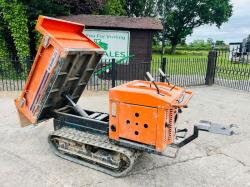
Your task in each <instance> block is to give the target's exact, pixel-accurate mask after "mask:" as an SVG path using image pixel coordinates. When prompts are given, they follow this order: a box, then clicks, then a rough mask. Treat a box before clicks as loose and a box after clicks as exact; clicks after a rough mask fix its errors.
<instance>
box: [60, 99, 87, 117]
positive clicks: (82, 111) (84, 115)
mask: <svg viewBox="0 0 250 187" xmlns="http://www.w3.org/2000/svg"><path fill="white" fill-rule="evenodd" d="M63 96H64V98H65V99H67V101H68V102H69V103H70V104H71V105H72V107H73V109H74V110H75V112H77V113H78V114H80V115H81V116H82V117H89V115H88V114H87V113H86V112H85V111H84V110H83V109H82V108H81V107H80V106H79V105H77V104H76V103H75V102H74V101H73V100H72V99H70V97H69V96H68V95H63Z"/></svg>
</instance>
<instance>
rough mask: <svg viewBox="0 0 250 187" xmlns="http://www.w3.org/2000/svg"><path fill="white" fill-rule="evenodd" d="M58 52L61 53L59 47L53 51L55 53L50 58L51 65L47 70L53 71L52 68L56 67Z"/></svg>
mask: <svg viewBox="0 0 250 187" xmlns="http://www.w3.org/2000/svg"><path fill="white" fill-rule="evenodd" d="M58 53H59V49H58V48H56V49H54V52H53V54H52V56H51V58H50V61H49V65H48V67H47V71H48V72H49V73H50V72H51V70H52V69H53V68H54V66H55V64H56V58H57V55H58Z"/></svg>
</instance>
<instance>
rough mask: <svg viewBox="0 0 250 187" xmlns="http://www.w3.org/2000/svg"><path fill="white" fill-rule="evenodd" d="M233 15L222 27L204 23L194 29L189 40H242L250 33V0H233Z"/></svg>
mask: <svg viewBox="0 0 250 187" xmlns="http://www.w3.org/2000/svg"><path fill="white" fill-rule="evenodd" d="M231 2H232V3H233V16H232V17H231V18H230V19H229V21H228V22H227V23H224V24H223V25H222V26H221V28H220V29H218V28H217V27H216V26H210V25H204V26H201V27H199V28H196V29H194V32H193V34H192V35H191V36H188V37H187V42H191V41H192V40H196V39H203V40H207V38H213V39H214V40H225V41H226V42H227V43H229V42H240V41H242V39H243V38H245V37H247V35H248V34H250V8H249V7H250V0H232V1H231Z"/></svg>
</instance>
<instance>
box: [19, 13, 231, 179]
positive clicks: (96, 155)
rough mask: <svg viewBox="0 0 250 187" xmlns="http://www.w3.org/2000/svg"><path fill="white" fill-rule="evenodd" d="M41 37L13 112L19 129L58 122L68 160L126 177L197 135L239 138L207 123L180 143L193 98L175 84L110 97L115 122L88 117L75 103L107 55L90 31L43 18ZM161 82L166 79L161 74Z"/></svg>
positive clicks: (117, 90) (60, 150)
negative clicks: (142, 158)
mask: <svg viewBox="0 0 250 187" xmlns="http://www.w3.org/2000/svg"><path fill="white" fill-rule="evenodd" d="M36 29H37V30H38V31H39V32H40V33H41V34H42V35H43V38H42V41H41V44H40V47H39V49H38V52H37V55H36V58H35V61H34V63H33V66H32V69H31V71H30V74H29V77H28V80H27V83H26V85H25V88H24V90H23V92H22V94H21V96H20V97H19V98H17V99H16V100H15V105H16V108H17V110H18V114H19V117H20V122H21V126H23V127H24V126H26V125H29V124H37V123H39V122H41V121H44V120H48V119H50V118H54V131H53V132H52V133H51V134H50V135H49V137H48V140H49V143H50V145H51V148H52V149H53V150H54V152H55V153H56V154H57V155H58V156H60V157H62V158H65V159H67V160H70V161H73V162H76V163H78V164H82V165H84V166H87V167H90V168H93V169H96V170H99V171H102V172H104V173H107V174H110V175H112V176H116V177H119V176H124V175H126V174H127V173H128V172H129V171H130V170H131V169H132V167H133V165H134V162H135V161H136V159H137V157H138V155H139V154H140V153H142V152H148V153H154V154H158V155H163V156H168V154H167V152H168V150H169V148H170V147H175V148H177V149H178V148H180V147H182V146H184V145H186V144H187V143H189V142H191V141H192V140H194V139H195V138H197V137H198V131H199V130H204V131H210V132H216V133H221V134H228V135H231V134H232V133H233V131H231V130H230V129H225V128H224V127H220V126H219V125H218V124H215V125H213V127H212V126H211V125H212V124H211V123H209V122H205V121H203V122H202V123H201V124H200V125H195V126H194V131H193V134H192V135H190V136H188V137H182V138H183V139H181V141H179V142H178V141H177V138H176V137H177V134H178V133H181V132H184V133H186V132H187V129H182V130H177V129H176V125H175V123H176V120H177V115H178V113H180V112H181V109H182V108H186V107H187V105H188V102H189V100H190V99H191V97H192V92H191V91H186V90H185V89H184V88H181V87H178V86H175V85H173V84H170V83H169V82H155V81H154V79H153V78H152V76H151V75H150V73H147V76H148V79H149V81H142V80H135V81H131V82H128V83H126V84H123V85H120V86H117V87H114V88H112V89H110V90H109V114H108V113H103V112H97V111H89V110H85V109H83V108H81V107H80V106H78V105H77V104H76V103H77V101H78V100H79V98H80V96H81V94H82V92H83V91H84V89H85V87H86V85H87V83H88V80H89V78H90V77H91V75H92V74H93V72H94V70H95V68H96V66H97V64H98V62H99V60H100V59H101V57H102V55H103V53H104V51H103V49H101V48H100V47H99V46H98V45H96V44H95V43H94V42H93V41H92V40H90V39H89V38H88V37H87V36H86V35H84V32H83V31H84V25H81V24H77V23H73V22H68V21H64V20H59V19H54V18H49V17H44V16H40V17H39V19H38V22H37V26H36ZM159 71H160V73H161V75H162V76H163V77H165V78H166V76H165V74H164V73H163V72H162V71H161V70H159Z"/></svg>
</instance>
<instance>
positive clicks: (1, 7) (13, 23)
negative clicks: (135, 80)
mask: <svg viewBox="0 0 250 187" xmlns="http://www.w3.org/2000/svg"><path fill="white" fill-rule="evenodd" d="M70 14H102V15H116V16H130V17H145V16H147V17H156V18H158V19H160V20H161V22H162V25H163V27H164V30H163V32H162V33H159V34H158V36H157V39H156V40H157V42H160V43H163V44H166V43H169V44H171V46H172V48H171V52H172V53H174V51H175V48H176V46H177V44H179V43H181V42H182V41H183V40H185V38H186V37H187V36H188V35H190V34H192V31H193V29H194V28H196V27H199V26H201V25H204V24H215V25H216V26H218V27H220V26H221V25H222V24H223V23H224V22H226V21H228V19H229V18H230V16H231V15H232V4H231V3H230V0H39V1H37V0H0V56H1V57H7V56H15V57H17V58H19V59H23V58H25V57H27V56H33V55H35V54H36V48H37V46H36V45H37V43H38V41H39V35H38V34H37V33H36V32H35V31H34V27H35V24H36V19H37V17H38V16H39V15H46V16H52V17H56V16H62V15H70Z"/></svg>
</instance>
